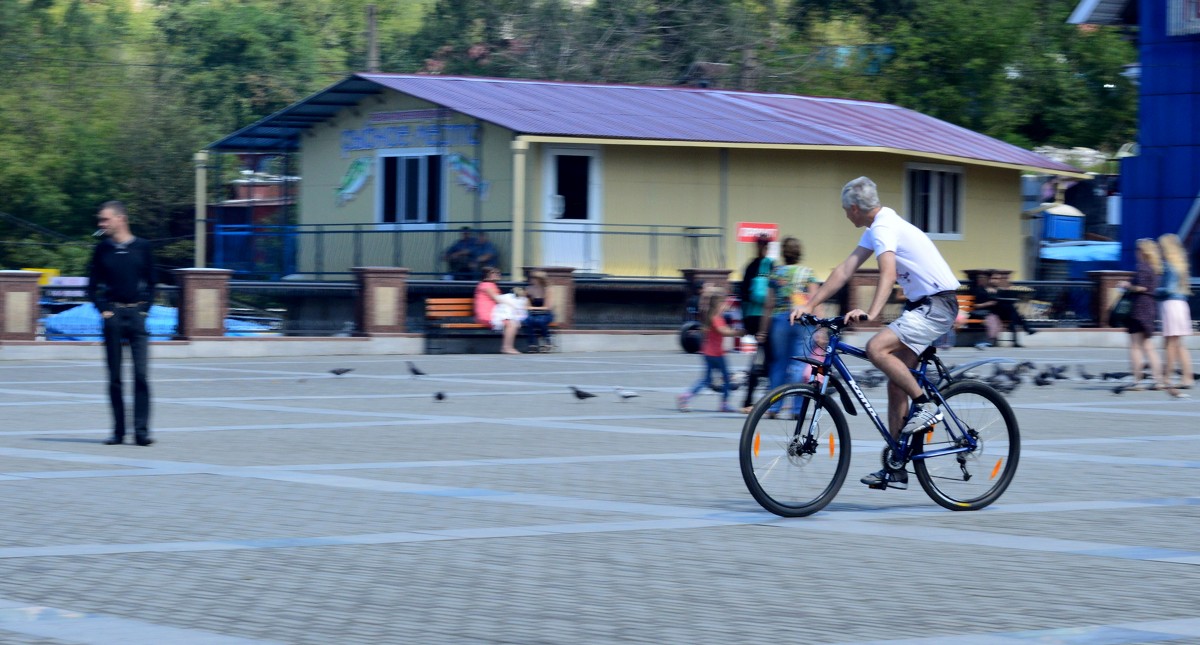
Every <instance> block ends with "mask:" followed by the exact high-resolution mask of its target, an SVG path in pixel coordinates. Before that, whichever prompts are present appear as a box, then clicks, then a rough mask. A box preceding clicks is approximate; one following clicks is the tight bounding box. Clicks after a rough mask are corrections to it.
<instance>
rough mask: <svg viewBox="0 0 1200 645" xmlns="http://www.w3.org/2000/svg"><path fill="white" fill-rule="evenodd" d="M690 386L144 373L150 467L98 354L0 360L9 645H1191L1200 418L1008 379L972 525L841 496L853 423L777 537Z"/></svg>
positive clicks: (599, 380) (183, 362)
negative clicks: (118, 436)
mask: <svg viewBox="0 0 1200 645" xmlns="http://www.w3.org/2000/svg"><path fill="white" fill-rule="evenodd" d="M943 355H944V356H945V357H946V361H947V362H948V363H959V364H962V363H965V362H968V361H971V360H976V359H979V358H982V357H987V356H1005V357H1012V358H1015V359H1019V360H1030V361H1033V362H1035V363H1036V364H1038V366H1039V367H1041V366H1044V365H1050V364H1053V365H1062V364H1069V365H1071V369H1070V371H1069V373H1070V374H1071V375H1072V376H1077V374H1078V371H1077V367H1078V366H1080V365H1082V366H1084V368H1085V369H1086V370H1088V371H1090V372H1094V373H1102V372H1105V371H1117V370H1125V369H1127V367H1126V357H1125V353H1124V352H1123V351H1121V350H1118V349H1095V350H1093V349H1078V348H1073V349H1052V348H1043V349H1016V350H1013V349H994V350H988V351H987V352H979V351H976V350H974V349H969V348H968V349H956V350H952V351H949V352H945V353H944V354H943ZM410 360H411V361H412V362H413V363H415V364H416V365H417V366H418V367H419V368H420V369H421V370H423V371H424V372H426V373H427V375H425V376H422V377H414V376H412V375H410V373H409V370H408V365H407V362H408V361H410ZM733 360H735V361H737V362H738V363H741V362H743V360H744V358H743V357H735V358H734V359H733ZM699 366H700V360H699V358H697V357H696V356H689V355H685V354H680V353H675V352H643V353H639V352H624V353H617V352H612V353H561V354H551V355H526V356H479V355H458V356H416V357H409V356H369V357H364V356H355V357H329V356H324V357H312V358H305V357H299V358H297V357H289V358H260V359H247V358H227V359H158V360H155V361H153V362H152V364H151V377H152V387H153V390H154V400H155V407H154V413H153V428H154V436H155V438H156V439H157V440H158V443H157V444H156V445H154V446H152V447H148V448H142V447H137V446H132V445H125V446H105V445H102V443H101V442H102V440H103V439H104V438H106V436H107V435H108V433H109V427H110V424H109V412H108V404H107V396H106V385H105V381H104V375H105V371H104V367H103V365H102V359H101V350H100V348H97V349H96V358H95V360H91V361H66V360H42V361H8V362H0V392H2V393H3V397H2V398H0V418H2V419H3V421H2V423H0V499H2V500H3V508H4V515H3V524H2V527H0V643H4V644H9V643H13V644H33V643H38V644H57V643H94V644H114V645H115V644H120V645H130V644H138V643H147V644H164V643H170V644H175V643H179V644H192V643H204V644H209V643H212V644H218V643H220V644H224V643H244V644H265V643H313V644H342V643H463V644H476V643H479V644H482V643H512V644H524V643H555V644H559V643H562V644H576V643H586V644H591V643H771V644H776V643H889V644H898V643H906V644H914V645H926V644H935V643H936V644H950V643H1018V642H1027V643H1070V644H1079V645H1100V644H1105V645H1120V644H1126V643H1164V642H1165V643H1198V642H1200V530H1198V529H1200V492H1197V489H1198V485H1200V479H1198V478H1197V476H1196V473H1197V472H1198V471H1197V468H1200V399H1171V398H1169V397H1168V396H1167V395H1166V394H1164V393H1161V392H1129V393H1125V394H1121V395H1116V394H1113V393H1112V391H1111V390H1112V387H1113V385H1114V383H1113V382H1102V381H1098V380H1092V381H1086V380H1082V379H1079V378H1077V377H1076V378H1073V379H1071V380H1058V381H1055V382H1054V383H1053V384H1051V385H1049V386H1045V387H1038V386H1035V385H1034V384H1033V383H1032V380H1031V379H1030V380H1027V381H1026V382H1025V383H1024V384H1023V385H1021V386H1020V387H1019V388H1018V389H1017V390H1016V391H1015V392H1014V393H1013V394H1012V395H1011V397H1010V401H1011V402H1012V404H1013V406H1014V408H1015V409H1016V411H1017V415H1018V418H1019V420H1020V423H1021V430H1022V435H1023V440H1024V441H1023V448H1024V450H1023V452H1022V455H1021V462H1020V467H1019V469H1018V472H1017V476H1016V480H1015V481H1014V483H1013V485H1012V487H1011V488H1010V489H1009V490H1008V492H1007V493H1006V494H1005V496H1004V497H1003V498H1002V499H1001V500H1000V501H999V502H998V503H996V504H995V505H994V506H992V507H990V508H988V509H985V510H983V511H979V512H974V513H955V512H951V511H947V510H944V509H942V508H941V507H939V506H937V505H935V504H934V503H933V502H932V501H931V500H930V499H929V498H928V497H926V496H925V494H924V493H923V492H922V491H921V489H920V487H919V486H917V485H916V484H915V481H914V483H913V486H912V488H911V489H910V490H908V491H896V490H889V491H873V490H868V489H867V488H866V487H865V486H862V485H861V484H859V483H858V478H859V477H860V476H862V475H863V474H866V473H867V472H870V471H873V470H876V469H877V468H878V463H879V450H880V447H881V444H880V441H879V438H878V435H877V433H876V432H875V430H874V429H873V428H871V427H870V426H868V425H867V423H866V422H865V421H864V420H863V418H862V417H861V416H859V417H851V418H850V422H851V427H852V431H853V434H854V438H855V443H854V446H853V450H854V460H853V464H852V470H851V472H850V476H849V477H848V479H847V482H846V485H845V486H844V487H843V489H842V491H841V494H840V495H839V496H838V498H837V499H836V500H834V502H833V503H832V504H831V505H830V506H829V507H827V508H826V510H824V511H822V512H821V513H819V514H817V515H814V516H812V517H809V518H801V519H783V518H778V517H775V516H773V515H770V514H768V513H767V512H765V511H763V510H762V509H761V508H760V507H759V506H758V505H757V504H756V503H755V502H754V500H753V499H752V498H751V497H750V495H749V494H748V493H747V492H746V489H745V486H744V484H743V483H742V479H741V474H740V472H739V470H738V464H737V438H738V436H739V433H740V430H741V425H742V422H743V420H744V417H742V416H741V415H737V414H719V413H716V412H713V411H712V410H714V409H715V408H716V405H717V398H716V396H715V395H713V394H706V395H702V396H701V397H699V398H698V399H696V400H695V401H694V402H693V410H694V411H693V412H691V413H687V414H684V413H680V412H677V411H676V410H675V409H674V403H675V395H676V394H677V393H678V392H680V391H682V390H683V389H684V387H685V386H687V385H689V384H691V383H692V382H693V381H694V380H695V378H696V377H697V376H698V375H699V372H700V367H699ZM335 368H352V369H353V371H351V372H349V373H347V374H345V375H342V376H335V375H333V374H331V373H329V370H331V369H335ZM980 373H981V374H990V368H982V369H980ZM572 385H573V386H577V387H579V388H582V389H584V390H587V391H589V392H593V393H595V394H597V396H596V397H595V398H591V399H588V400H584V401H579V400H576V399H575V398H574V397H573V396H572V395H571V394H570V391H569V390H568V386H572ZM617 388H628V389H632V390H634V391H636V392H638V393H639V396H638V397H636V398H632V399H629V400H622V399H621V398H619V397H618V396H617V394H616V389H617ZM439 392H441V393H443V394H444V400H441V401H439V400H437V399H436V397H435V394H436V393H439ZM868 393H869V394H870V395H871V396H872V398H873V399H876V400H879V401H882V399H883V397H884V388H882V387H876V388H874V389H872V390H868ZM740 394H741V393H740V392H739V393H737V395H740ZM1192 394H1193V396H1197V397H1200V393H1197V392H1196V391H1195V390H1193V391H1192ZM735 396H736V395H735ZM735 402H736V403H738V404H740V402H741V400H740V397H739V398H737V399H735ZM881 409H882V408H881Z"/></svg>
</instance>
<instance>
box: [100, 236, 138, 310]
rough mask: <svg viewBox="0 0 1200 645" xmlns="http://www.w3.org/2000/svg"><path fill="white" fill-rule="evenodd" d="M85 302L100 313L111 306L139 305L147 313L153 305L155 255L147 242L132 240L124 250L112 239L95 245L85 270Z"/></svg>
mask: <svg viewBox="0 0 1200 645" xmlns="http://www.w3.org/2000/svg"><path fill="white" fill-rule="evenodd" d="M88 299H89V300H91V301H92V302H93V303H94V304H95V305H96V309H98V310H100V311H101V312H104V311H112V310H113V303H116V302H120V303H126V304H129V303H134V302H136V303H141V304H140V306H139V307H138V309H139V310H140V311H143V312H144V311H149V310H150V305H151V304H152V303H153V302H154V252H153V249H152V247H151V245H150V242H148V241H146V240H143V239H142V238H140V237H135V238H134V239H133V240H131V241H130V242H129V243H128V244H125V245H124V246H122V245H118V244H116V243H115V242H113V241H112V240H111V239H106V240H104V241H102V242H100V243H99V244H97V245H96V248H95V249H94V250H93V251H92V263H91V266H90V267H89V268H88Z"/></svg>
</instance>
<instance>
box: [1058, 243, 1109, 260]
mask: <svg viewBox="0 0 1200 645" xmlns="http://www.w3.org/2000/svg"><path fill="white" fill-rule="evenodd" d="M1040 257H1041V258H1042V259H1044V260H1069V261H1071V262H1116V261H1117V260H1120V259H1121V243H1120V242H1054V243H1050V244H1044V245H1042V250H1041V253H1040Z"/></svg>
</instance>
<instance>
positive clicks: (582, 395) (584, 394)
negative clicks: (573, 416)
mask: <svg viewBox="0 0 1200 645" xmlns="http://www.w3.org/2000/svg"><path fill="white" fill-rule="evenodd" d="M567 387H569V388H571V391H572V392H574V393H575V398H577V399H579V400H580V401H582V400H584V399H590V398H592V397H594V396H596V395H595V394H592V393H591V392H584V391H583V390H581V389H579V388H577V387H575V386H574V385H568V386H567Z"/></svg>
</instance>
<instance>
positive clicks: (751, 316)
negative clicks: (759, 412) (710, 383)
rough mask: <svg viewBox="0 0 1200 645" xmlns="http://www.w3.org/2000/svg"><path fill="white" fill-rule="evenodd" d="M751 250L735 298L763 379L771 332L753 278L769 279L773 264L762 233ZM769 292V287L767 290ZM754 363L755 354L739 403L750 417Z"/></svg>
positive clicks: (766, 237) (767, 313)
mask: <svg viewBox="0 0 1200 645" xmlns="http://www.w3.org/2000/svg"><path fill="white" fill-rule="evenodd" d="M754 244H755V247H756V248H757V250H758V252H757V253H756V254H755V256H754V259H753V260H750V263H749V264H747V265H746V269H745V270H744V271H742V282H741V284H740V285H738V298H740V299H741V303H742V327H743V328H745V330H746V333H747V334H750V335H751V336H754V337H755V339H756V340H757V341H758V343H759V347H758V352H760V353H761V354H762V356H763V357H764V360H763V363H762V367H761V369H762V374H761V375H762V376H766V374H768V373H769V372H770V369H771V367H770V356H771V350H770V347H768V346H767V343H769V342H770V341H771V339H770V338H769V337H768V336H767V330H768V329H770V328H771V323H770V319H771V312H770V311H766V310H765V309H764V306H763V305H764V304H765V303H766V301H765V300H764V299H763V298H762V297H759V294H756V293H754V291H755V289H754V280H755V278H759V277H762V278H765V279H766V280H768V281H769V280H770V279H771V269H772V268H773V264H774V263H773V262H772V261H771V258H769V257H767V247H768V246H770V244H771V236H770V235H767V234H766V233H763V234H762V235H759V236H758V238H757V239H755V240H754ZM768 288H769V287H768ZM763 318H766V319H767V323H766V324H763ZM757 363H758V354H757V353H756V354H755V356H754V358H753V359H751V361H750V369H749V370H748V371H747V374H746V400H745V401H744V402H743V403H742V414H750V408H751V407H752V406H753V405H754V388H756V387H758V377H759V376H760V372H759V369H758V368H756V365H757Z"/></svg>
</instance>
